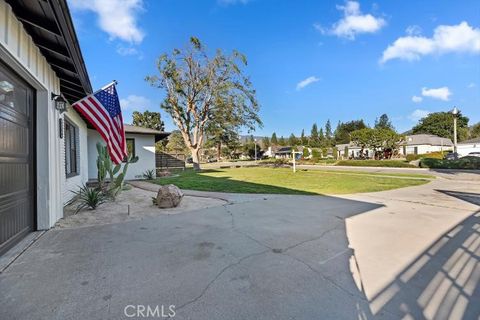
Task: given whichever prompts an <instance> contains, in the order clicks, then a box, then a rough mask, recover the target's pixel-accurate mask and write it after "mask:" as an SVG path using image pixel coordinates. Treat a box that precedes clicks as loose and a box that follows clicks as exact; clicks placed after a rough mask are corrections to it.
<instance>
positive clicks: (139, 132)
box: [88, 124, 169, 180]
mask: <svg viewBox="0 0 480 320" xmlns="http://www.w3.org/2000/svg"><path fill="white" fill-rule="evenodd" d="M124 126H125V137H126V140H127V146H128V150H129V152H132V153H133V155H134V156H138V162H136V163H131V164H130V165H129V166H128V170H127V176H126V179H127V180H133V179H143V174H144V173H145V171H146V170H152V169H155V167H156V164H155V143H156V142H157V141H160V140H162V139H164V138H166V137H167V136H168V135H169V133H166V132H162V131H157V130H153V129H148V128H141V127H135V126H130V125H128V124H126V125H124ZM98 142H100V143H101V144H103V145H105V143H104V141H103V139H102V138H101V136H100V134H99V133H98V132H97V131H95V130H93V129H88V179H89V180H95V179H97V172H98V171H97V143H98Z"/></svg>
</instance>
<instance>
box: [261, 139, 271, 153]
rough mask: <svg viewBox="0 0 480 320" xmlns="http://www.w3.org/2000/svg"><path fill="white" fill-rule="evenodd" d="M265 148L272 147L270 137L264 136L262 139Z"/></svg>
mask: <svg viewBox="0 0 480 320" xmlns="http://www.w3.org/2000/svg"><path fill="white" fill-rule="evenodd" d="M262 145H263V149H264V150H267V149H268V147H270V139H269V138H268V137H263V139H262Z"/></svg>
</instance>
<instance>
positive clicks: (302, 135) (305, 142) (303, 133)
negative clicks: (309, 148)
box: [300, 129, 308, 146]
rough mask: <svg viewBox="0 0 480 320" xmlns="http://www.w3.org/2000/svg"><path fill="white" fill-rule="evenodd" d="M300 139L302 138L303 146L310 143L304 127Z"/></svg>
mask: <svg viewBox="0 0 480 320" xmlns="http://www.w3.org/2000/svg"><path fill="white" fill-rule="evenodd" d="M300 140H301V142H302V145H303V146H306V145H308V138H307V137H306V136H305V130H304V129H302V134H301V136H300Z"/></svg>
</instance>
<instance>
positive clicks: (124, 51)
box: [117, 45, 143, 60]
mask: <svg viewBox="0 0 480 320" xmlns="http://www.w3.org/2000/svg"><path fill="white" fill-rule="evenodd" d="M117 53H118V54H119V55H121V56H137V57H138V59H139V60H142V59H143V53H142V52H141V51H139V50H138V49H136V48H134V47H124V46H121V45H118V46H117Z"/></svg>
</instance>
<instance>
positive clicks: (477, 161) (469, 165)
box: [420, 157, 480, 169]
mask: <svg viewBox="0 0 480 320" xmlns="http://www.w3.org/2000/svg"><path fill="white" fill-rule="evenodd" d="M420 167H422V168H432V169H480V158H479V157H463V158H460V159H458V160H442V159H432V158H424V159H422V160H420Z"/></svg>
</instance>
